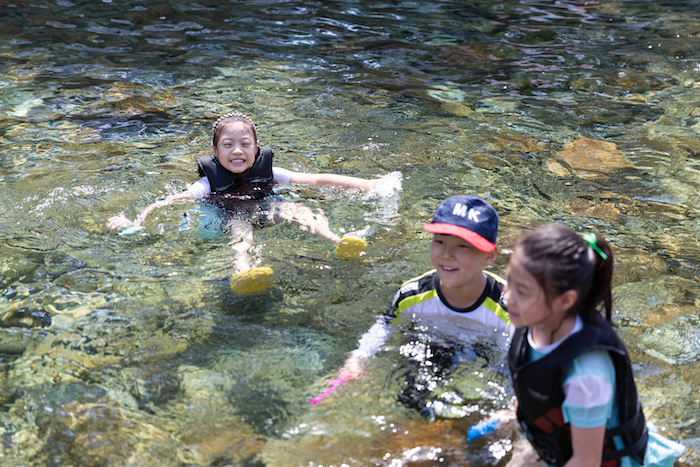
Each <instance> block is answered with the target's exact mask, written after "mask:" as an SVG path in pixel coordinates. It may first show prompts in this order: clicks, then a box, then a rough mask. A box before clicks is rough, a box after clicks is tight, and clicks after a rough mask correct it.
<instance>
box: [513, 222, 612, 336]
mask: <svg viewBox="0 0 700 467" xmlns="http://www.w3.org/2000/svg"><path fill="white" fill-rule="evenodd" d="M596 243H597V246H598V248H600V250H602V251H603V253H605V254H606V255H607V257H608V258H607V259H603V258H602V257H601V255H600V254H599V253H597V252H596V251H594V250H593V249H592V248H591V246H590V245H589V244H588V242H586V241H585V240H584V239H583V238H582V237H581V236H580V235H579V234H577V233H576V232H575V231H574V230H573V229H571V228H570V227H567V226H565V225H559V224H549V225H545V226H542V227H539V228H537V229H535V230H533V231H532V232H530V233H529V234H527V235H525V236H524V237H522V238H521V239H520V240H518V242H517V243H516V245H515V248H514V251H515V252H517V253H518V255H519V258H520V259H521V260H522V263H523V266H524V267H525V269H526V270H527V271H528V272H529V273H530V274H532V276H533V277H534V278H535V280H536V281H537V283H538V284H539V286H540V287H542V289H543V290H544V292H545V296H546V297H547V301H548V302H549V301H550V300H552V299H554V298H555V297H558V296H559V295H561V294H563V293H564V292H566V291H567V290H575V291H576V292H577V293H578V298H577V300H576V303H574V306H572V307H571V309H570V310H569V313H571V314H573V313H578V314H579V315H580V316H581V319H582V320H583V321H584V322H590V321H591V319H592V318H594V316H593V313H595V312H596V311H598V310H599V307H600V306H601V305H602V309H603V310H605V318H606V319H607V320H608V321H611V315H612V275H613V252H612V249H611V248H610V245H609V244H608V242H607V241H606V240H605V239H604V238H603V237H601V236H599V235H597V234H596ZM601 311H602V310H601Z"/></svg>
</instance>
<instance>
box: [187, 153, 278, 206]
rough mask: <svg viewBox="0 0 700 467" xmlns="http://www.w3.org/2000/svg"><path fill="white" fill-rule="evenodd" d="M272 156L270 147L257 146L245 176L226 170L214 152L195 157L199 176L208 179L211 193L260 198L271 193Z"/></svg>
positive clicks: (242, 197) (237, 197)
mask: <svg viewBox="0 0 700 467" xmlns="http://www.w3.org/2000/svg"><path fill="white" fill-rule="evenodd" d="M273 156H274V151H273V150H272V149H271V148H259V149H258V153H257V154H256V155H255V162H253V165H252V166H251V167H250V169H248V171H247V172H248V173H247V175H246V176H242V175H241V174H235V173H233V172H230V171H228V170H226V169H225V168H224V166H222V165H221V163H220V162H219V160H218V159H217V158H216V157H215V156H214V154H209V155H206V156H202V157H200V158H199V159H197V167H198V170H199V176H200V177H207V179H209V185H210V186H211V194H212V195H221V194H228V195H233V196H230V197H233V198H236V199H238V200H248V199H262V198H264V197H266V196H269V195H271V194H272V187H273V186H274V178H273V175H272V158H273Z"/></svg>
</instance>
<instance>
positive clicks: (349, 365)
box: [309, 318, 391, 405]
mask: <svg viewBox="0 0 700 467" xmlns="http://www.w3.org/2000/svg"><path fill="white" fill-rule="evenodd" d="M390 334H391V328H390V327H389V324H388V323H387V322H386V320H385V319H384V318H378V319H377V322H376V323H374V324H373V325H372V327H370V328H369V330H368V331H367V332H366V333H365V334H364V335H363V336H362V337H361V338H360V344H359V346H358V348H357V349H355V350H353V351H352V352H351V354H350V357H348V359H347V360H346V361H345V365H343V367H342V368H341V369H340V370H338V378H336V379H334V380H333V381H331V382H330V383H326V384H327V385H328V386H329V388H328V389H326V390H325V391H324V392H322V393H321V394H319V395H318V396H316V397H312V398H311V399H309V402H311V403H312V404H314V405H316V404H318V403H319V402H321V400H322V399H324V398H325V397H326V396H328V395H330V394H331V393H332V392H333V391H334V390H335V389H336V388H337V387H338V386H340V385H341V384H343V383H344V382H346V381H348V380H351V379H355V378H357V377H359V376H360V375H361V374H362V373H363V371H364V369H363V366H364V362H365V360H366V359H367V358H369V357H371V356H373V355H375V354H376V353H377V352H379V350H380V349H381V348H382V347H383V346H384V343H385V342H386V341H387V339H388V338H389V335H390Z"/></svg>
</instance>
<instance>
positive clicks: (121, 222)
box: [107, 190, 194, 230]
mask: <svg viewBox="0 0 700 467" xmlns="http://www.w3.org/2000/svg"><path fill="white" fill-rule="evenodd" d="M193 197H194V195H193V194H192V192H191V191H189V190H185V191H183V192H182V193H176V194H174V195H170V196H166V197H165V199H162V200H159V201H156V202H155V203H153V204H151V205H149V206H148V207H147V208H146V209H144V210H143V211H141V214H138V215H137V216H136V220H134V221H133V222H131V221H130V220H129V219H127V218H126V217H125V216H124V213H121V214H119V215H118V216H114V217H110V218H109V219H108V224H107V228H109V229H112V230H119V229H124V228H126V227H131V226H132V225H133V226H137V227H138V226H140V225H142V224H143V223H144V222H145V221H146V217H148V215H149V214H150V213H151V212H152V211H153V210H154V209H158V208H160V207H162V206H167V205H168V204H173V203H176V202H178V201H182V200H185V199H189V198H193Z"/></svg>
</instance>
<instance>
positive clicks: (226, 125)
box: [108, 113, 380, 295]
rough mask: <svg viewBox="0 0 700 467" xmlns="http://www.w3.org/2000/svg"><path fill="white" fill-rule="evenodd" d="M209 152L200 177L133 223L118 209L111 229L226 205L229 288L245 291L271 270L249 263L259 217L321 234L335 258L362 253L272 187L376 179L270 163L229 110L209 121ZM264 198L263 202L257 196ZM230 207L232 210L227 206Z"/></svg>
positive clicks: (245, 123)
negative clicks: (168, 210)
mask: <svg viewBox="0 0 700 467" xmlns="http://www.w3.org/2000/svg"><path fill="white" fill-rule="evenodd" d="M211 146H212V154H209V155H206V156H202V157H200V158H199V159H197V165H198V168H199V174H200V176H201V178H200V179H199V180H198V181H197V182H195V183H193V184H192V185H190V186H189V187H188V188H187V190H185V191H184V192H182V193H177V194H174V195H170V196H167V197H166V198H165V199H163V200H160V201H156V202H155V203H153V204H151V205H150V206H148V207H147V208H146V209H144V210H143V211H142V212H141V213H140V214H138V215H137V216H136V220H135V221H133V222H132V221H130V220H129V219H127V218H126V217H124V215H123V213H122V214H120V215H119V216H114V217H111V218H110V219H109V224H108V227H109V228H110V229H113V230H117V229H119V230H122V231H126V229H134V228H138V227H140V226H141V225H142V224H143V223H144V222H145V220H146V218H147V217H148V215H149V214H150V213H151V212H152V211H153V210H155V209H157V208H159V207H162V206H165V205H168V204H172V203H175V202H178V201H182V200H187V199H192V198H195V199H206V200H207V201H210V202H213V203H215V204H217V205H219V206H222V207H224V208H226V209H227V211H228V214H229V215H230V216H231V219H230V220H229V223H228V227H229V228H230V230H231V238H232V240H231V243H232V250H233V252H234V270H235V275H234V276H233V277H232V279H231V287H232V288H233V289H234V290H235V291H237V292H239V293H241V294H243V295H248V294H252V293H257V292H260V291H262V290H264V289H266V288H267V287H268V285H269V283H270V281H271V279H272V269H270V268H268V267H255V268H254V267H253V262H252V258H251V257H250V255H249V254H248V251H249V250H250V248H251V247H252V246H253V223H254V222H255V221H257V220H260V219H258V218H257V217H260V216H261V215H264V217H265V219H264V220H265V221H267V222H268V223H277V222H279V221H282V220H287V221H291V222H296V223H298V224H299V225H300V226H301V228H302V230H306V231H309V232H310V233H314V234H318V235H321V236H322V237H325V238H327V239H329V240H331V241H333V242H334V243H336V245H337V246H336V254H337V255H338V256H339V257H341V258H356V257H358V256H360V255H362V254H363V250H364V247H365V246H366V242H365V241H364V240H363V239H362V238H360V237H356V236H346V237H343V238H340V237H339V236H338V235H336V234H335V233H334V232H332V231H331V230H330V227H329V223H328V219H327V218H326V217H325V216H324V215H323V213H319V214H314V213H313V211H311V209H309V208H308V207H306V206H303V205H301V204H298V203H293V202H290V201H282V200H280V199H279V198H280V197H279V196H277V195H275V194H274V192H273V190H272V187H273V185H274V184H275V183H276V182H282V183H294V184H308V185H313V186H323V185H332V186H338V187H342V188H359V189H361V190H363V191H370V190H371V189H372V188H373V187H374V186H375V185H376V184H377V183H378V182H379V181H380V180H364V179H361V178H356V177H348V176H344V175H336V174H307V173H301V172H293V171H291V170H286V169H283V168H280V167H274V166H273V162H272V159H273V156H274V152H273V150H272V149H270V148H260V147H259V142H258V140H257V135H256V132H255V124H254V123H253V121H252V120H251V119H250V118H249V117H248V116H246V115H243V114H241V113H229V114H226V115H223V116H221V117H220V118H219V119H218V120H217V121H216V122H215V123H214V124H213V125H212V145H211ZM264 199H266V201H265V202H263V201H262V200H264ZM231 208H233V209H231ZM127 232H128V231H127Z"/></svg>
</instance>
